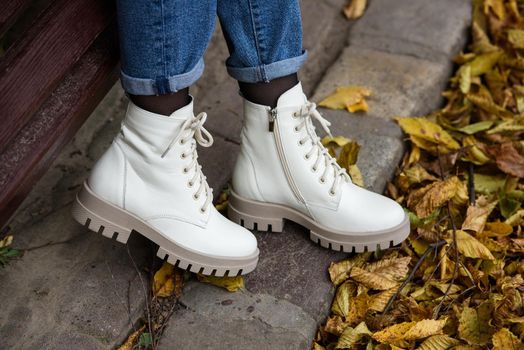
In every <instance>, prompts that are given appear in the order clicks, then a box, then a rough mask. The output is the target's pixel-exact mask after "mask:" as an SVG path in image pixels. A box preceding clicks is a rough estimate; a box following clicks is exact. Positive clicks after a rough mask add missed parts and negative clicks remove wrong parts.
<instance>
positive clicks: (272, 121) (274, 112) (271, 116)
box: [268, 108, 277, 132]
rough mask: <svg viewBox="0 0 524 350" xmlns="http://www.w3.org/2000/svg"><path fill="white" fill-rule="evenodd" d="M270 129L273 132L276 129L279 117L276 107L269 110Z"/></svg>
mask: <svg viewBox="0 0 524 350" xmlns="http://www.w3.org/2000/svg"><path fill="white" fill-rule="evenodd" d="M268 117H269V131H270V132H273V131H274V130H275V119H277V110H276V108H274V109H271V110H269V115H268Z"/></svg>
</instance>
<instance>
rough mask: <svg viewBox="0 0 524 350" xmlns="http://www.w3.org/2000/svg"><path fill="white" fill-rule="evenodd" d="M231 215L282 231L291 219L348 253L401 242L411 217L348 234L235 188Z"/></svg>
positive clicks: (317, 240) (239, 221)
mask: <svg viewBox="0 0 524 350" xmlns="http://www.w3.org/2000/svg"><path fill="white" fill-rule="evenodd" d="M228 216H229V218H230V219H231V220H232V221H234V222H236V223H237V224H239V225H241V226H244V227H245V228H248V229H251V230H258V231H273V232H282V229H283V226H284V220H290V221H293V222H295V223H297V224H299V225H302V226H304V227H306V228H307V229H308V230H309V231H310V236H309V237H310V239H311V240H312V241H313V242H315V243H317V244H319V245H320V246H322V247H324V248H328V249H332V250H336V251H341V252H346V253H361V252H366V251H370V252H372V251H376V250H380V249H387V248H390V247H393V246H395V245H397V244H400V243H402V241H404V240H405V239H406V238H407V237H408V235H409V232H410V224H409V218H408V216H407V215H405V217H404V220H403V221H402V223H400V224H399V225H397V226H395V227H393V228H391V229H388V230H382V231H374V232H372V234H369V233H365V232H354V233H351V234H348V233H347V232H346V233H345V232H341V231H336V230H332V229H329V228H327V227H325V226H322V225H320V224H318V223H316V222H315V221H313V220H312V219H311V218H309V217H308V216H306V215H304V214H302V213H301V212H299V211H297V210H295V209H292V208H289V207H286V206H284V205H279V204H273V203H263V202H258V201H254V200H250V199H246V198H242V197H240V196H239V195H238V194H236V193H235V192H234V191H231V195H230V197H229V206H228Z"/></svg>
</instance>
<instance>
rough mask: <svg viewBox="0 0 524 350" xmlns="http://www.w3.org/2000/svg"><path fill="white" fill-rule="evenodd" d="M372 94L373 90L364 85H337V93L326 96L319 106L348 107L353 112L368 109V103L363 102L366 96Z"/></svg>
mask: <svg viewBox="0 0 524 350" xmlns="http://www.w3.org/2000/svg"><path fill="white" fill-rule="evenodd" d="M368 96H371V90H370V89H368V88H366V87H363V86H340V87H337V88H336V90H335V93H333V94H332V95H330V96H328V97H326V98H325V99H323V100H322V101H320V102H319V104H318V105H319V106H322V107H326V108H331V109H347V110H348V112H350V113H352V111H355V108H356V109H357V110H359V109H362V108H365V111H367V104H362V102H363V101H365V97H368Z"/></svg>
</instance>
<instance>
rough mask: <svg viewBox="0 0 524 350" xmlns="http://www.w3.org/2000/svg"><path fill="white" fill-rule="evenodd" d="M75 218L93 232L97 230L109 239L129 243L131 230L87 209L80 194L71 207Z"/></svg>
mask: <svg viewBox="0 0 524 350" xmlns="http://www.w3.org/2000/svg"><path fill="white" fill-rule="evenodd" d="M71 214H72V215H73V218H74V219H75V220H76V221H78V222H79V223H80V224H81V225H84V226H85V227H87V228H88V229H90V230H91V231H93V232H97V233H99V234H101V235H102V236H104V237H107V238H109V239H115V240H116V241H118V242H120V243H127V241H128V239H129V236H130V235H131V230H129V229H126V228H124V227H121V226H118V225H115V224H114V223H112V222H110V221H108V220H106V219H104V218H102V217H101V216H99V215H97V214H95V213H94V212H92V211H90V210H89V209H87V208H86V207H85V206H84V205H83V204H82V203H81V202H80V200H79V198H78V196H77V197H76V199H75V201H74V202H73V206H72V208H71Z"/></svg>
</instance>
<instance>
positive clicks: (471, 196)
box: [468, 163, 476, 205]
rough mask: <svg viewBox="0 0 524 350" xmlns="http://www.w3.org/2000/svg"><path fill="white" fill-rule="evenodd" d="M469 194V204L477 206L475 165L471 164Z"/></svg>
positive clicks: (469, 168)
mask: <svg viewBox="0 0 524 350" xmlns="http://www.w3.org/2000/svg"><path fill="white" fill-rule="evenodd" d="M468 193H469V204H470V205H473V204H475V197H476V195H475V179H474V177H473V164H472V163H469V166H468Z"/></svg>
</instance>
